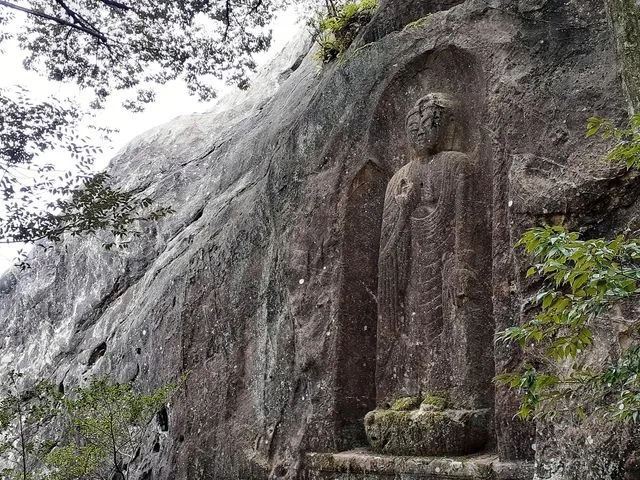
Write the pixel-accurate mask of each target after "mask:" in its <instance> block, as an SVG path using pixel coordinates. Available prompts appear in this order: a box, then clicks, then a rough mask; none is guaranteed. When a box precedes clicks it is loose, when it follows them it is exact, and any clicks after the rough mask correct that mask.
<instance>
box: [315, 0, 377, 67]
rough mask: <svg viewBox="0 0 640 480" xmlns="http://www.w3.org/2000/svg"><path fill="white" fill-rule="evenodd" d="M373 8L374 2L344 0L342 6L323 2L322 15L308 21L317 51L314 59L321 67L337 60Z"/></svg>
mask: <svg viewBox="0 0 640 480" xmlns="http://www.w3.org/2000/svg"><path fill="white" fill-rule="evenodd" d="M377 7H378V1H377V0H347V1H346V2H344V3H342V4H336V3H334V2H333V1H332V0H327V5H326V13H325V14H320V15H319V16H317V17H316V18H315V19H314V20H313V21H312V24H313V25H312V26H313V27H314V29H315V30H316V31H315V35H316V42H317V43H318V45H319V47H320V48H319V50H318V52H317V53H316V54H315V56H314V57H315V59H316V60H318V61H320V62H321V63H323V64H324V63H329V62H331V61H333V60H335V59H338V58H341V57H342V55H343V54H344V52H346V51H347V49H348V48H349V46H350V45H351V43H352V42H353V40H354V39H355V38H356V36H357V35H358V33H359V32H360V31H361V30H362V28H363V27H364V26H365V25H366V24H367V23H369V21H370V20H371V18H372V17H373V13H374V11H375V9H376V8H377Z"/></svg>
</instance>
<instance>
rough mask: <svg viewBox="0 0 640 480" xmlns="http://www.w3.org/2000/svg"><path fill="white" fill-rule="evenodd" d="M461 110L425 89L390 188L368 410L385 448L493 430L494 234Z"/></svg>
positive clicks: (477, 438) (434, 445) (411, 448)
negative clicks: (466, 148)
mask: <svg viewBox="0 0 640 480" xmlns="http://www.w3.org/2000/svg"><path fill="white" fill-rule="evenodd" d="M458 111H459V108H458V105H457V104H456V101H455V100H454V99H453V98H452V97H451V96H449V95H447V94H443V93H432V94H429V95H427V96H425V97H423V98H421V99H420V100H418V102H417V103H416V105H415V107H414V108H413V109H411V111H410V112H409V114H408V116H407V119H406V130H407V136H408V140H409V145H410V147H411V159H410V161H409V163H407V164H406V165H404V166H403V167H402V168H400V170H398V171H397V172H396V173H395V175H393V177H392V178H391V180H390V182H389V184H388V186H387V189H386V194H385V200H384V210H383V217H382V231H381V239H380V257H379V262H378V329H377V353H376V357H377V358H376V397H377V403H378V406H379V408H378V409H376V410H374V411H372V412H369V413H368V414H367V415H366V417H365V420H364V423H365V430H366V433H367V437H368V439H369V442H370V445H371V447H372V448H373V449H374V450H376V451H379V452H382V453H390V454H397V455H464V454H468V453H472V452H476V451H478V450H481V449H482V448H483V447H484V445H485V444H486V442H487V441H488V438H489V421H490V410H489V408H490V406H491V402H492V400H491V399H492V394H491V378H492V376H493V353H492V337H493V327H492V317H491V293H490V292H491V290H490V288H489V286H490V280H489V279H490V270H491V269H490V266H489V265H490V262H489V260H490V255H491V248H490V243H489V238H490V237H489V234H488V232H489V230H488V226H487V216H486V202H485V201H484V200H483V198H484V195H480V194H479V192H477V191H476V190H477V189H478V185H479V184H478V182H477V179H476V178H474V171H475V170H476V169H475V166H474V164H473V162H472V161H471V160H470V158H469V156H467V155H466V154H465V153H463V152H462V151H461V150H462V147H461V144H462V140H464V139H465V138H464V136H465V130H466V129H465V128H464V125H462V122H461V121H460V120H461V118H460V115H459V114H458V113H457V112H458ZM482 277H486V278H482ZM385 406H386V407H385ZM381 407H382V408H381Z"/></svg>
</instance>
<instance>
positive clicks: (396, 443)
mask: <svg viewBox="0 0 640 480" xmlns="http://www.w3.org/2000/svg"><path fill="white" fill-rule="evenodd" d="M489 421H490V414H489V411H488V410H487V409H482V410H452V409H448V410H424V409H422V408H421V409H418V410H408V411H398V410H393V409H390V410H374V411H372V412H369V413H368V414H367V416H366V417H365V419H364V426H365V430H366V432H367V438H368V440H369V445H371V449H372V450H373V451H374V452H378V453H385V454H390V455H422V456H452V455H468V454H471V453H475V452H479V451H482V450H483V449H484V447H485V445H486V443H487V439H488V436H489V434H488V428H489Z"/></svg>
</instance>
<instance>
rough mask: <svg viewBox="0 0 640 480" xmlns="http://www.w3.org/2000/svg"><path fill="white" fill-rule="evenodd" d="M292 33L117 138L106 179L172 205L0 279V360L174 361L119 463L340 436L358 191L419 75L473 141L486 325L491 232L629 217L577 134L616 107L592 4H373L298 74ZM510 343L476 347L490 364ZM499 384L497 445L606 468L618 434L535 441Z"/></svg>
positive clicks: (614, 174) (365, 352)
mask: <svg viewBox="0 0 640 480" xmlns="http://www.w3.org/2000/svg"><path fill="white" fill-rule="evenodd" d="M429 12H433V13H431V14H430V15H429V16H428V17H426V18H425V19H424V20H423V21H420V22H416V23H413V24H412V25H410V26H408V27H407V28H404V26H405V25H407V24H409V23H410V22H414V21H416V20H418V19H420V17H423V16H424V15H426V14H427V13H429ZM368 42H369V43H368ZM358 47H359V48H358ZM294 50H295V49H294ZM304 51H305V50H304V49H303V48H301V49H298V50H297V52H295V51H292V52H291V55H289V56H287V55H285V56H284V57H281V60H280V61H281V62H282V63H283V67H284V68H280V69H279V70H278V69H276V70H275V71H277V72H278V75H272V76H270V77H269V78H267V79H265V82H263V83H261V84H259V85H257V86H256V88H254V90H253V91H252V93H251V94H249V95H248V96H247V97H246V99H244V100H240V99H239V100H237V101H231V102H230V104H231V105H230V106H229V107H225V106H224V105H219V106H218V107H216V108H215V109H214V110H213V111H211V112H209V113H205V114H201V115H191V116H185V117H180V118H178V119H176V120H175V121H173V122H171V123H169V124H167V125H164V126H161V127H158V128H156V129H154V130H151V131H149V132H148V133H146V134H144V135H142V136H140V137H139V138H138V139H136V140H135V141H134V142H132V143H131V145H129V146H128V147H127V148H125V149H124V150H123V151H121V152H120V153H119V154H118V156H117V157H116V158H115V159H114V160H113V162H112V164H111V167H110V171H111V173H112V174H113V176H114V178H115V181H116V182H117V183H118V184H119V185H122V186H125V187H127V188H130V189H133V190H135V191H137V192H140V194H141V195H146V196H151V197H153V198H154V199H156V200H157V201H158V202H159V203H162V204H169V205H172V206H173V207H174V208H175V210H176V213H175V214H174V215H172V216H171V217H170V218H167V219H165V220H163V221H162V222H160V223H159V224H157V225H143V226H141V228H142V229H143V233H144V234H143V236H142V237H141V238H140V239H139V240H137V241H135V242H134V243H133V244H132V245H131V247H130V248H129V249H128V250H124V251H122V252H120V251H111V252H107V251H104V250H103V249H102V248H101V243H102V242H101V240H100V239H92V240H78V239H69V241H67V242H65V243H64V244H63V245H60V246H56V247H55V248H53V249H51V250H49V251H47V252H44V253H40V254H38V255H37V256H36V257H35V258H34V259H33V261H32V262H31V263H32V265H33V268H32V269H31V270H30V271H28V272H24V273H19V272H11V273H9V274H7V275H5V276H4V277H3V278H2V280H1V281H0V291H1V292H2V299H1V301H0V319H2V322H3V325H2V336H1V338H0V368H1V369H2V370H3V371H6V370H7V369H9V368H16V369H18V370H21V371H23V372H25V373H26V374H28V375H32V376H35V377H46V378H49V379H51V380H53V381H55V382H56V383H62V384H63V385H64V386H65V387H67V386H72V385H74V384H76V383H78V382H80V381H81V380H82V379H83V378H86V377H87V376H88V375H92V374H95V373H99V372H111V373H113V374H114V375H115V376H116V377H117V378H120V379H121V380H134V382H135V384H136V386H137V387H139V388H143V389H144V388H150V387H153V386H157V385H159V384H162V383H165V382H167V381H170V380H173V379H175V378H177V377H178V376H179V375H181V374H182V373H183V372H185V371H190V372H191V375H190V376H189V379H188V381H187V384H186V387H185V388H184V390H183V391H182V392H181V393H180V395H179V396H178V397H177V398H176V399H175V401H174V402H173V403H172V404H171V405H170V406H169V408H168V414H169V428H168V430H167V431H161V429H160V428H158V432H157V433H156V436H155V438H150V439H149V442H150V443H149V449H148V450H147V451H145V452H143V455H142V457H141V458H142V459H143V460H142V461H140V462H139V465H137V466H136V467H135V468H136V469H137V471H138V472H139V474H140V475H141V474H142V472H147V473H149V474H150V475H151V476H152V478H154V479H156V478H157V479H162V480H164V479H189V480H198V479H216V480H225V479H229V480H231V479H263V478H295V477H296V476H297V475H298V474H299V473H300V470H301V468H302V465H303V462H302V460H303V452H309V451H320V452H335V451H337V450H339V449H346V448H353V447H356V446H358V444H359V443H360V442H361V441H362V435H360V433H361V432H360V430H359V428H360V425H359V423H358V422H359V421H361V417H360V420H359V419H358V414H359V413H358V412H361V411H364V412H366V411H367V410H368V409H371V408H372V407H373V406H375V405H374V404H375V380H374V378H375V377H374V375H373V373H374V372H373V370H374V368H373V365H374V364H375V355H376V353H375V324H376V318H375V311H376V305H375V295H371V292H375V290H376V285H377V278H376V276H377V267H376V265H377V264H376V260H375V259H377V254H378V252H377V248H378V243H379V239H380V232H379V229H378V228H379V227H378V224H377V223H376V222H377V221H376V218H379V216H380V215H381V211H380V209H381V200H380V195H384V189H385V186H386V184H387V182H388V181H389V179H390V178H391V176H392V175H393V174H394V173H395V172H396V171H397V170H398V169H399V168H400V167H401V166H402V165H403V164H404V163H406V160H407V144H406V141H405V139H404V137H403V130H404V129H403V125H402V124H403V118H404V115H405V112H406V111H407V110H408V108H409V107H410V106H411V105H413V104H414V102H415V101H416V99H417V98H419V97H421V96H422V95H424V94H425V93H428V92H430V91H436V90H444V91H449V92H452V93H455V94H456V95H458V96H459V97H460V98H462V99H463V101H464V102H466V105H467V109H468V111H470V112H472V113H471V114H470V115H472V118H471V120H472V122H474V126H475V128H476V129H477V132H478V134H477V136H476V137H475V138H472V139H471V140H472V141H473V142H474V143H475V144H476V145H478V146H479V148H480V151H482V152H485V153H483V156H482V158H481V161H482V162H484V163H482V166H483V168H484V171H485V172H486V178H487V181H488V183H487V189H488V190H489V191H490V196H491V219H490V221H489V223H490V228H491V248H492V258H493V264H492V269H491V271H490V272H486V275H487V277H488V278H490V279H491V284H492V289H493V291H492V293H493V295H492V298H493V313H494V323H495V329H496V330H500V329H502V328H504V327H506V326H508V325H512V324H514V323H515V322H518V321H519V320H520V318H521V317H522V315H524V314H525V312H523V309H522V305H523V302H524V299H525V298H526V297H527V295H529V294H530V293H531V292H532V291H533V289H534V286H532V285H530V284H528V283H526V282H525V281H524V280H522V279H523V278H524V276H523V273H524V271H525V270H526V268H527V267H528V264H527V260H526V259H524V258H521V257H520V254H519V253H515V254H514V252H513V250H512V248H511V246H512V245H513V243H514V242H515V240H516V239H517V238H518V236H519V235H520V233H521V232H522V231H523V229H525V228H527V227H529V226H533V225H538V224H541V223H545V222H552V223H553V222H559V221H564V222H566V224H568V225H569V226H578V225H581V226H583V230H584V231H585V233H586V234H588V235H606V234H610V233H611V232H613V231H622V230H624V229H625V228H630V229H632V230H635V229H637V228H638V222H637V219H638V204H637V203H636V202H635V198H636V196H637V193H638V184H637V182H636V181H635V177H634V176H633V175H631V174H629V173H628V172H626V171H625V170H623V169H617V168H613V167H611V166H610V165H607V164H604V163H603V162H602V161H601V160H600V157H601V154H602V152H603V151H604V148H605V147H604V146H602V145H599V144H596V143H594V142H592V141H586V140H585V139H584V128H585V123H586V119H587V118H588V117H589V116H592V115H597V116H603V117H610V118H613V119H620V118H622V117H623V115H624V107H625V104H626V102H625V100H624V99H623V92H622V87H621V82H620V80H619V78H618V76H617V74H616V59H615V45H614V41H613V38H612V34H611V31H610V30H609V26H608V24H607V20H606V16H605V12H604V6H603V5H602V2H600V1H599V0H563V1H560V0H520V1H518V2H514V1H512V0H467V1H466V2H460V1H458V2H453V1H451V2H427V1H423V2H420V1H411V0H388V1H386V2H383V5H382V6H381V9H380V12H379V13H378V14H377V15H376V16H375V18H374V20H373V21H372V23H371V24H370V25H369V26H368V27H367V30H366V32H365V33H364V35H363V37H362V39H360V40H359V41H358V43H357V44H356V45H354V46H353V47H352V49H351V50H350V51H349V52H348V55H347V58H346V61H345V62H341V63H334V64H331V65H327V66H326V67H325V68H324V70H323V72H322V73H321V74H319V75H318V74H317V73H316V72H317V66H316V65H315V64H314V63H313V61H312V60H311V58H310V55H307V56H306V57H305V58H304V59H303V60H302V61H299V59H298V56H299V55H300V53H301V52H304ZM372 259H374V260H372ZM605 333H606V332H605ZM605 336H606V335H605ZM613 337H615V335H614V336H613ZM613 337H612V336H611V335H609V336H608V337H607V338H608V339H609V340H610V343H609V344H608V345H611V346H612V347H611V348H612V349H613V350H615V341H616V338H613ZM613 350H612V351H613ZM598 354H601V356H602V357H605V356H606V354H607V352H605V351H602V352H596V355H598ZM520 360H521V359H520V356H519V354H518V352H517V351H515V350H513V349H511V348H508V347H505V346H502V345H499V346H497V347H496V349H495V366H496V371H497V372H500V371H503V370H504V369H510V368H515V367H516V366H517V365H518V362H520ZM354 399H356V400H357V402H356V401H355V400H354ZM516 404H517V399H516V398H515V397H513V396H512V395H510V394H508V393H505V392H503V391H498V392H496V394H495V401H494V404H493V405H492V406H491V407H492V408H493V410H494V421H495V429H494V433H493V437H492V440H491V445H492V447H491V448H492V450H495V452H496V453H497V454H498V455H499V456H500V458H501V459H502V460H504V461H510V460H521V459H527V458H532V457H533V456H534V453H535V454H536V455H537V458H536V460H537V466H538V473H537V475H538V478H554V479H561V478H564V479H570V478H571V479H573V478H576V479H577V478H580V479H589V478H593V479H595V478H598V479H605V478H619V475H620V468H621V465H622V464H623V463H624V462H625V461H627V458H628V454H629V452H630V451H631V449H632V448H631V446H630V443H629V442H628V438H629V437H628V436H623V435H619V434H618V432H615V431H614V430H612V429H608V430H606V429H603V428H601V427H599V428H598V429H597V433H598V435H596V436H592V437H590V438H591V441H592V442H593V447H589V448H588V449H583V448H581V445H584V443H580V442H584V441H586V440H585V439H587V438H588V435H589V434H590V432H589V431H588V430H585V429H582V430H579V431H573V430H572V431H569V430H568V429H565V430H558V431H556V432H553V434H551V433H549V432H547V431H546V430H545V429H544V428H543V427H542V426H541V427H540V430H539V431H538V438H537V439H536V440H534V432H533V429H532V427H531V426H530V425H525V424H521V423H519V422H517V421H515V420H513V413H514V411H515V409H516ZM359 432H360V433H359ZM359 435H360V436H359ZM554 435H555V439H554V440H550V439H552V438H554ZM156 442H158V444H159V449H158V451H152V449H151V446H152V445H153V444H155V443H156ZM534 442H535V446H536V449H535V452H534V449H533V448H532V444H533V443H534ZM590 445H591V444H590ZM595 464H598V465H600V466H599V467H598V469H595V470H594V469H593V468H592V467H593V465H595ZM616 475H618V476H617V477H616Z"/></svg>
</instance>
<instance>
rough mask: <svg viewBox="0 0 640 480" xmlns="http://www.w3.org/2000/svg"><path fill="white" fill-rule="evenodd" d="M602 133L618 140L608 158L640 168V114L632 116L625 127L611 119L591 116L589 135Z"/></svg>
mask: <svg viewBox="0 0 640 480" xmlns="http://www.w3.org/2000/svg"><path fill="white" fill-rule="evenodd" d="M597 134H600V135H601V136H602V137H603V138H612V139H614V140H615V141H616V144H615V146H614V148H613V149H612V150H611V151H610V152H609V153H608V154H607V156H606V159H607V160H612V161H617V162H623V163H625V164H626V165H627V167H628V168H636V169H638V168H640V114H638V115H634V116H632V117H631V119H630V120H629V122H628V123H627V125H626V126H625V127H624V128H617V127H616V126H615V125H614V124H613V123H612V122H611V121H609V120H604V119H602V118H596V117H591V118H590V119H589V123H588V125H587V137H592V136H594V135H597Z"/></svg>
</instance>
